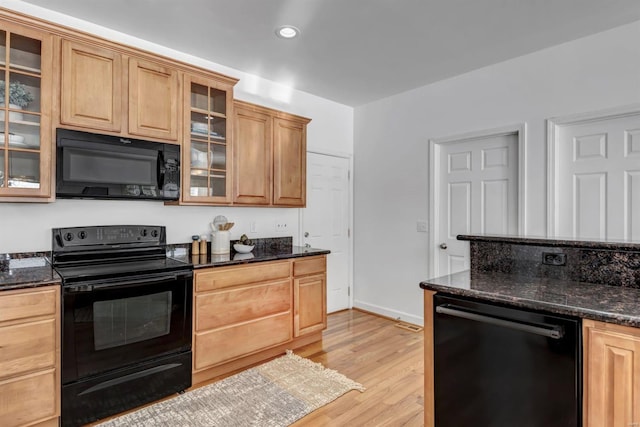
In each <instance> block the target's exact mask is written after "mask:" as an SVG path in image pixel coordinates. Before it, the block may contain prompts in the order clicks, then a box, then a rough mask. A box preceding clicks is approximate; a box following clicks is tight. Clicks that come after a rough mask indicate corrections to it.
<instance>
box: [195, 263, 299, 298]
mask: <svg viewBox="0 0 640 427" xmlns="http://www.w3.org/2000/svg"><path fill="white" fill-rule="evenodd" d="M289 274H290V267H289V262H288V261H283V262H275V263H258V264H255V265H248V266H244V265H243V266H233V267H222V268H213V269H210V270H206V271H196V278H195V282H196V292H202V291H210V290H214V289H221V288H228V287H231V286H238V285H248V284H251V283H256V282H264V281H267V280H277V279H284V278H287V277H289Z"/></svg>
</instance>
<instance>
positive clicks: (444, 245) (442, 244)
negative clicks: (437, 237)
mask: <svg viewBox="0 0 640 427" xmlns="http://www.w3.org/2000/svg"><path fill="white" fill-rule="evenodd" d="M447 247H448V246H447V244H446V243H440V249H447Z"/></svg>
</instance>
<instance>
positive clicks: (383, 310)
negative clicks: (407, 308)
mask: <svg viewBox="0 0 640 427" xmlns="http://www.w3.org/2000/svg"><path fill="white" fill-rule="evenodd" d="M353 306H354V307H355V308H360V309H362V310H365V311H370V312H371V313H376V314H379V315H381V316H385V317H391V318H392V319H398V320H402V321H403V322H407V323H413V324H414V325H420V326H424V317H420V316H414V315H413V314H409V313H405V312H404V311H398V310H392V309H390V308H387V307H380V306H379V305H375V304H369V303H366V302H363V301H358V300H354V301H353Z"/></svg>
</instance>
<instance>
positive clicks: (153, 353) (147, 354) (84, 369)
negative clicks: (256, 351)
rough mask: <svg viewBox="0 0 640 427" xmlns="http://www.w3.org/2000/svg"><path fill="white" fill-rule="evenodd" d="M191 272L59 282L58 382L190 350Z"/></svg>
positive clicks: (65, 381) (73, 379)
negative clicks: (60, 334) (61, 288)
mask: <svg viewBox="0 0 640 427" xmlns="http://www.w3.org/2000/svg"><path fill="white" fill-rule="evenodd" d="M192 285H193V273H192V272H191V271H188V272H179V273H175V272H174V273H163V274H150V275H142V276H135V277H132V278H128V279H118V280H112V281H110V280H102V281H95V282H91V281H87V282H82V283H78V284H73V285H65V286H64V293H63V303H64V312H63V325H64V326H63V328H64V329H63V347H62V351H63V356H62V360H63V373H62V376H63V378H62V380H63V383H68V382H70V381H75V380H77V379H79V378H86V377H88V376H91V375H95V374H99V373H103V372H108V371H111V370H114V369H118V368H121V367H124V366H130V365H132V364H135V363H139V362H143V361H146V360H150V359H153V358H156V357H159V356H163V355H166V354H170V353H176V352H180V351H188V350H190V349H191V305H192V301H191V298H192V292H193V291H192Z"/></svg>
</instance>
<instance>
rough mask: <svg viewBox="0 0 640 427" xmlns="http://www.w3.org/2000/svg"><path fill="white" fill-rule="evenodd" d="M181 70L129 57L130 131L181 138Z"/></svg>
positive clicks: (173, 138) (164, 137)
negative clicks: (179, 109)
mask: <svg viewBox="0 0 640 427" xmlns="http://www.w3.org/2000/svg"><path fill="white" fill-rule="evenodd" d="M179 102H180V99H179V97H178V71H177V70H175V69H173V68H169V67H165V66H162V65H158V64H155V63H153V62H146V61H141V60H139V59H135V58H130V59H129V133H131V134H133V135H141V136H150V137H153V138H162V139H170V140H176V139H178V105H179Z"/></svg>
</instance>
